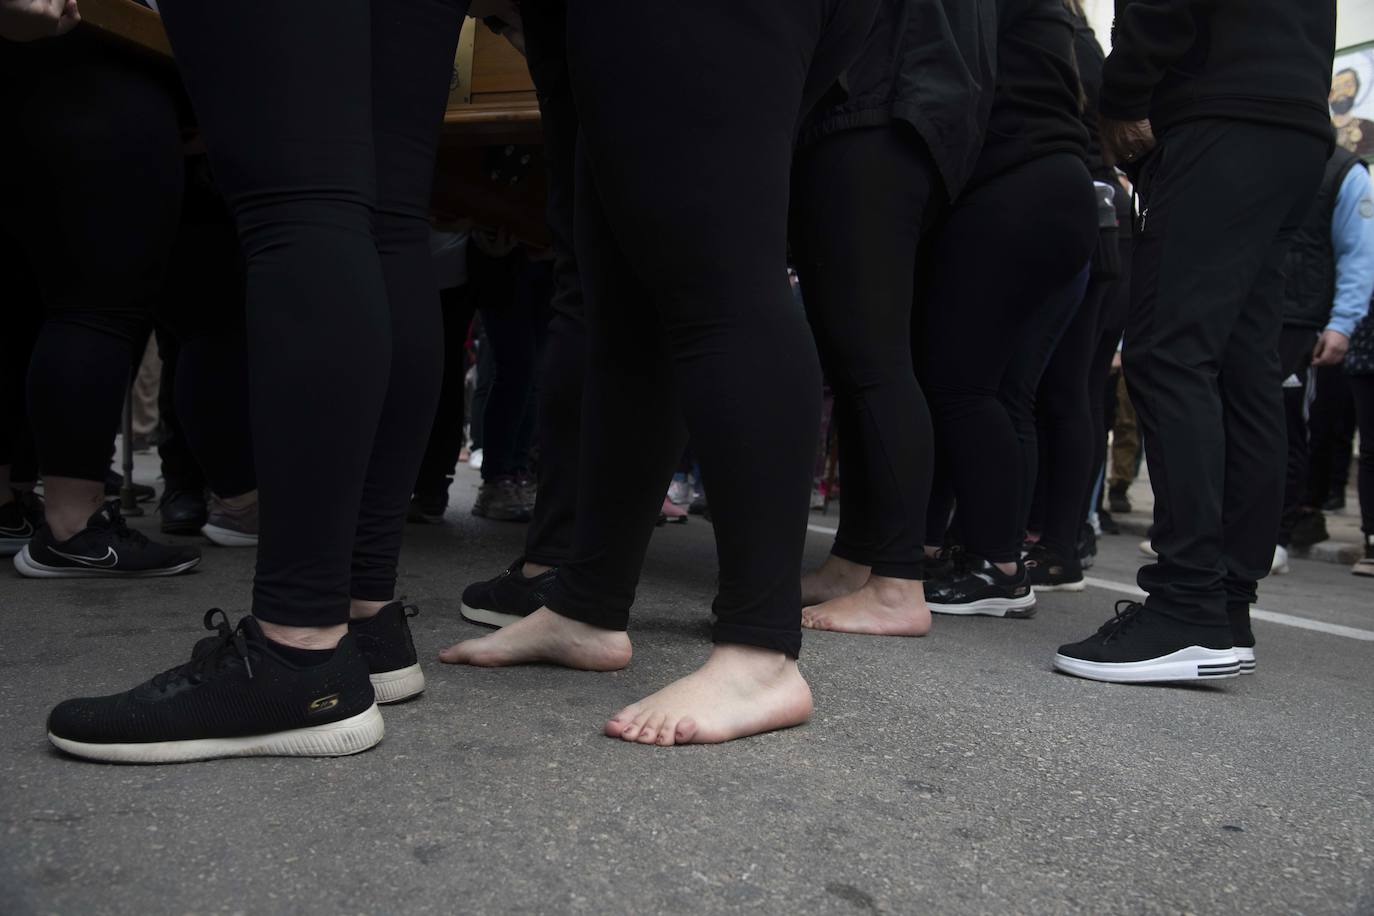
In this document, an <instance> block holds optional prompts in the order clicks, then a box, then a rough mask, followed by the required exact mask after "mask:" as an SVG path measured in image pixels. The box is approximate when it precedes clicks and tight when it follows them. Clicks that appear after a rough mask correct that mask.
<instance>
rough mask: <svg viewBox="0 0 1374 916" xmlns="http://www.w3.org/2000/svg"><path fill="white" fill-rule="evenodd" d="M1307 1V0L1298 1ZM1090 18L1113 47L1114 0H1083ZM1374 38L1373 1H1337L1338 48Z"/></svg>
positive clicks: (1100, 38) (1104, 44)
mask: <svg viewBox="0 0 1374 916" xmlns="http://www.w3.org/2000/svg"><path fill="white" fill-rule="evenodd" d="M1299 2H1307V0H1299ZM1083 6H1084V8H1085V9H1086V10H1087V12H1088V21H1089V22H1091V23H1092V26H1093V31H1094V32H1096V33H1097V40H1098V41H1100V42H1102V47H1104V48H1110V47H1111V34H1112V10H1113V8H1114V7H1115V2H1114V0H1084V3H1083ZM1367 41H1374V3H1371V2H1370V0H1337V3H1336V47H1338V48H1348V47H1350V46H1351V45H1358V44H1363V43H1364V42H1367Z"/></svg>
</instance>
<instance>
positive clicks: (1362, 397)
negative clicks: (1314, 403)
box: [1349, 375, 1374, 535]
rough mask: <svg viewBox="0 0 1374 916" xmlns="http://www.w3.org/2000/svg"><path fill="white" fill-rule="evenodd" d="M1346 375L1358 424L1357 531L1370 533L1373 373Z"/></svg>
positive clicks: (1373, 525) (1373, 516)
mask: <svg viewBox="0 0 1374 916" xmlns="http://www.w3.org/2000/svg"><path fill="white" fill-rule="evenodd" d="M1349 378H1350V393H1351V394H1352V395H1354V397H1355V416H1356V419H1357V422H1358V423H1359V425H1360V470H1359V482H1358V485H1359V488H1360V530H1361V531H1363V532H1364V533H1365V534H1367V535H1374V375H1352V376H1350V377H1349Z"/></svg>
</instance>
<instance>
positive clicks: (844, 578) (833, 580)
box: [801, 553, 870, 605]
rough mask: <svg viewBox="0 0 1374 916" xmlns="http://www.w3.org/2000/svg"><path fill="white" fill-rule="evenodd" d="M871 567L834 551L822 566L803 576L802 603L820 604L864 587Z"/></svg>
mask: <svg viewBox="0 0 1374 916" xmlns="http://www.w3.org/2000/svg"><path fill="white" fill-rule="evenodd" d="M869 572H870V568H869V567H867V566H863V565H861V564H859V563H855V562H853V561H851V560H844V559H841V558H840V557H837V556H835V555H834V554H833V553H832V554H831V555H830V556H828V557H826V558H825V562H824V563H822V564H821V568H820V569H818V570H816V571H815V572H809V573H807V574H806V575H804V576H802V579H801V592H802V604H803V605H807V604H820V603H821V602H823V601H829V600H831V599H832V598H838V597H840V596H841V595H848V594H849V593H850V592H856V591H858V590H859V589H861V588H863V584H864V583H865V582H867V581H868V574H869Z"/></svg>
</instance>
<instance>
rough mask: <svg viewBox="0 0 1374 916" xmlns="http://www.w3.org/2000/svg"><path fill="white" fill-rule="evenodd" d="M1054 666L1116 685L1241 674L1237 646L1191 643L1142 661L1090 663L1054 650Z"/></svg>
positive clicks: (1065, 671) (1205, 679) (1215, 677)
mask: <svg viewBox="0 0 1374 916" xmlns="http://www.w3.org/2000/svg"><path fill="white" fill-rule="evenodd" d="M1054 667H1055V668H1057V669H1059V670H1060V671H1063V672H1064V673H1065V674H1072V675H1074V676H1075V677H1082V678H1087V679H1088V680H1092V681H1107V682H1109V683H1113V684H1150V683H1157V682H1162V681H1219V680H1224V679H1225V678H1231V677H1236V676H1238V675H1239V674H1240V668H1241V657H1240V655H1239V654H1238V653H1237V652H1236V650H1235V649H1207V648H1204V647H1203V646H1189V647H1187V648H1186V649H1179V650H1178V651H1177V652H1170V653H1169V654H1168V655H1162V656H1160V657H1159V658H1151V659H1146V660H1145V661H1140V662H1091V661H1086V660H1084V659H1081V658H1073V657H1071V656H1068V655H1060V654H1058V653H1055V656H1054Z"/></svg>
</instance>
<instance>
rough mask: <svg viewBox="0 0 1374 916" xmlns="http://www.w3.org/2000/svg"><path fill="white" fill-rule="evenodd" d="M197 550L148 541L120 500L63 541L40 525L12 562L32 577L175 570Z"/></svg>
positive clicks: (194, 558)
mask: <svg viewBox="0 0 1374 916" xmlns="http://www.w3.org/2000/svg"><path fill="white" fill-rule="evenodd" d="M199 563H200V551H199V550H197V549H196V548H194V547H171V546H169V545H167V544H159V543H157V542H155V541H150V540H148V539H147V538H146V537H144V536H143V534H142V533H141V532H138V531H134V530H133V529H132V528H130V527H129V526H128V524H127V523H126V522H125V521H124V517H123V516H122V515H120V514H119V504H118V503H115V502H109V503H106V504H105V505H104V506H102V507H101V508H100V511H98V512H96V513H95V514H94V515H92V516H91V517H90V520H89V521H87V522H86V527H85V528H83V529H82V530H80V531H78V532H77V533H76V534H74V535H72V536H71V537H70V538H68V539H67V540H65V541H59V540H57V539H56V538H54V537H53V535H52V531H50V530H49V529H48V528H47V527H43V528H40V529H39V530H38V531H37V533H35V534H34V536H33V538H32V539H31V540H30V541H29V543H28V545H27V546H25V547H24V548H23V549H22V550H20V551H19V553H17V554H15V557H14V568H15V569H17V570H19V574H20V575H22V576H29V577H30V578H35V579H65V578H89V577H94V576H128V577H133V578H140V577H148V576H175V575H176V574H177V573H184V572H186V571H187V570H189V569H193V568H195V566H196V565H197V564H199Z"/></svg>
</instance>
